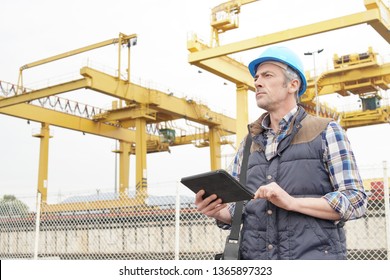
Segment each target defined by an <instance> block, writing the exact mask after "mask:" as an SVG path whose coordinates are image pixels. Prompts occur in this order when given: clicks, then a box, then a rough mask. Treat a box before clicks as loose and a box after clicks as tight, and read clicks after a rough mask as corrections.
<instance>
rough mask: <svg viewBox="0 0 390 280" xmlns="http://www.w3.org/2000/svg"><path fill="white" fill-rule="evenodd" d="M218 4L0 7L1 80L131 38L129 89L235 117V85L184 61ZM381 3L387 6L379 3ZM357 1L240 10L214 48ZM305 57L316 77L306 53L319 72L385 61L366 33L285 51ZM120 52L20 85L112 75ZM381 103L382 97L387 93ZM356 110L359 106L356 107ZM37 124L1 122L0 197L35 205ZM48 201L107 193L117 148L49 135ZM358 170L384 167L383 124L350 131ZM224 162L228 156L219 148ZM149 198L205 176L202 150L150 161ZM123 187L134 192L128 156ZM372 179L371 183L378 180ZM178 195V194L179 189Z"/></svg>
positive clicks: (86, 95)
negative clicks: (355, 57)
mask: <svg viewBox="0 0 390 280" xmlns="http://www.w3.org/2000/svg"><path fill="white" fill-rule="evenodd" d="M221 2H222V1H183V0H181V1H180V0H172V1H169V0H166V1H158V0H143V1H115V0H114V1H98V0H94V1H89V0H88V1H75V0H68V1H49V0H46V1H44V0H40V1H31V0H20V1H3V2H2V6H1V10H2V13H1V17H0V34H1V44H0V80H1V81H7V82H11V83H17V79H18V70H19V68H20V67H21V66H22V65H24V64H27V63H30V62H33V61H36V60H39V59H43V58H46V57H49V56H53V55H56V54H59V53H63V52H66V51H70V50H73V49H77V48H80V47H83V46H86V45H90V44H93V43H97V42H100V41H104V40H107V39H110V38H115V37H117V36H118V34H119V32H122V33H125V34H132V33H136V34H137V35H138V44H137V46H135V47H134V48H132V55H131V73H132V81H134V82H142V84H143V85H149V86H151V87H157V88H158V89H160V90H165V91H168V90H170V91H173V92H174V93H175V94H177V95H178V96H192V97H194V99H195V100H197V101H199V100H200V101H202V102H203V103H205V104H207V105H208V106H209V107H210V108H211V109H212V110H214V111H217V112H225V113H227V114H229V115H233V116H234V114H235V86H234V85H232V84H231V83H228V84H227V85H224V80H223V79H221V78H219V77H215V76H213V75H212V74H210V73H205V71H203V73H202V74H199V73H198V68H196V67H195V66H191V65H190V64H189V63H188V62H187V57H188V51H187V48H186V42H187V37H188V36H189V34H190V33H191V32H196V33H197V34H198V35H199V36H200V37H201V38H203V40H204V41H205V42H207V43H208V42H209V37H210V26H209V19H210V9H211V8H212V7H214V6H216V5H218V4H220V3H221ZM384 2H385V3H388V2H389V1H384ZM364 10H365V7H364V1H363V0H361V1H359V0H345V1H336V0H327V1H310V0H306V1H304V0H299V1H288V0H284V1H283V0H262V1H258V2H256V3H252V4H249V5H246V6H244V7H242V9H241V14H240V28H239V29H237V30H232V31H229V32H228V33H226V34H222V35H221V44H225V43H229V42H237V41H240V40H244V39H248V38H252V37H256V36H260V35H266V34H270V33H273V32H277V31H281V30H285V29H288V28H293V27H298V26H301V25H305V24H310V23H315V22H318V21H321V20H326V19H331V18H335V17H339V16H343V15H348V14H352V13H356V12H359V11H364ZM284 44H285V45H287V46H290V47H291V48H293V49H295V50H296V51H297V52H298V53H301V54H302V59H303V61H304V64H305V68H306V69H307V70H310V71H312V70H313V60H312V57H307V56H306V57H305V56H303V53H304V52H307V51H314V50H317V49H322V48H323V49H324V51H323V52H322V53H321V54H320V55H318V56H317V58H316V65H317V73H320V72H321V71H325V70H326V69H329V68H331V67H332V58H333V55H334V54H335V53H336V54H338V55H344V54H349V53H361V52H365V51H367V50H368V47H370V46H371V47H373V49H374V51H376V52H378V54H379V56H378V58H379V60H380V61H381V60H384V61H387V62H390V50H389V49H390V48H389V44H388V43H387V42H385V40H384V39H383V38H381V37H380V36H379V35H378V34H377V33H376V32H375V31H374V30H373V29H372V28H371V27H370V26H366V25H361V26H357V27H351V28H347V29H343V30H339V31H334V32H329V33H326V34H320V35H315V36H311V37H306V38H302V39H298V40H294V41H290V42H286V43H284ZM260 52H261V50H260V49H257V50H251V51H247V52H243V53H239V54H235V55H234V57H235V58H236V59H238V60H240V61H241V62H243V63H245V64H247V63H248V62H249V61H250V60H251V59H253V58H255V57H256V56H258V55H259V53H260ZM116 63H117V46H116V45H115V46H114V45H112V46H108V47H105V48H104V49H101V50H98V51H92V52H89V53H84V54H81V55H78V56H75V57H72V58H69V59H65V60H61V61H58V62H55V63H51V64H50V65H45V66H40V67H37V68H33V69H27V70H26V71H25V74H24V85H25V86H26V87H31V88H39V87H42V86H45V85H49V84H50V83H53V81H54V82H55V81H61V79H64V78H67V77H77V76H78V73H79V70H80V68H81V67H82V66H86V65H90V66H91V67H95V68H98V69H103V70H107V71H108V72H110V71H115V70H114V69H115V68H116ZM385 96H387V97H388V93H385ZM61 97H64V98H68V99H72V100H78V101H79V102H83V103H85V104H91V105H95V106H98V107H103V108H107V106H108V105H109V104H110V101H111V100H110V99H109V98H107V97H105V96H102V94H98V93H93V92H88V91H84V90H83V91H78V92H74V93H70V94H63V95H61ZM248 99H249V103H250V109H249V110H250V119H251V120H254V119H255V118H257V117H258V114H259V110H258V109H257V108H256V106H255V102H254V95H253V93H251V92H250V93H249V98H248ZM331 102H334V103H332V104H331V105H333V106H339V107H340V108H344V107H346V106H347V105H346V103H345V101H344V100H340V99H335V98H332V99H331ZM354 102H356V101H354ZM39 129H40V124H39V123H35V122H30V124H28V123H27V121H26V120H24V119H18V118H14V117H10V116H6V115H2V114H0V131H1V132H0V135H1V138H0V139H1V140H0V156H1V161H0V195H1V196H2V195H3V194H16V195H18V196H33V195H34V194H35V191H36V188H37V173H38V156H39V139H38V138H34V137H32V134H33V132H37V131H39ZM51 132H52V135H53V136H54V137H53V138H51V140H50V158H49V161H50V166H49V183H48V187H49V202H53V203H55V202H58V201H59V200H61V199H62V198H63V196H64V195H66V194H67V193H69V192H72V193H75V191H80V192H84V191H92V192H93V191H95V190H96V189H100V190H104V191H114V180H115V179H114V173H115V164H114V161H115V156H114V153H112V152H111V150H113V148H114V147H115V141H114V140H112V139H107V138H103V137H97V136H93V135H88V134H86V135H83V134H82V133H81V132H75V131H70V130H66V129H61V128H57V127H51ZM347 134H348V137H349V138H350V141H351V143H352V147H353V149H354V152H355V155H356V158H357V161H358V164H359V165H360V166H363V169H366V167H368V166H371V165H381V164H382V161H384V160H387V161H389V160H390V157H389V155H390V148H389V144H388V141H389V138H390V137H389V136H390V127H389V125H388V124H387V125H375V126H367V127H360V128H354V129H349V130H348V132H347ZM222 152H223V153H224V154H231V153H232V152H233V149H232V148H231V147H223V151H222ZM147 160H148V161H147V167H148V172H147V175H148V181H149V186H150V190H151V192H153V193H156V194H164V193H167V192H168V189H169V190H172V186H173V189H174V187H175V184H177V182H178V181H179V180H180V178H181V177H183V176H186V175H190V174H194V173H198V172H203V171H207V170H209V168H210V163H209V150H208V148H203V149H198V148H195V147H194V146H192V145H189V146H185V147H183V146H182V147H176V148H172V149H171V153H167V152H164V153H158V154H151V155H148V157H147ZM130 168H131V178H130V184H131V186H134V184H135V179H134V171H135V161H134V157H132V159H131V166H130ZM375 176H377V175H375ZM183 191H184V190H183Z"/></svg>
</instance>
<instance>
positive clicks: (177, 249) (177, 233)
mask: <svg viewBox="0 0 390 280" xmlns="http://www.w3.org/2000/svg"><path fill="white" fill-rule="evenodd" d="M179 245H180V193H179V183H176V211H175V260H179V254H180V246H179Z"/></svg>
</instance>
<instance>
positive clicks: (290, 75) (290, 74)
mask: <svg viewBox="0 0 390 280" xmlns="http://www.w3.org/2000/svg"><path fill="white" fill-rule="evenodd" d="M284 76H285V83H286V86H287V83H288V82H291V81H292V80H298V82H299V87H298V90H297V92H296V100H297V102H298V92H299V89H300V87H301V85H302V80H301V77H299V75H298V73H297V72H295V71H294V70H293V69H292V68H291V67H290V66H288V65H287V69H286V70H285V71H284Z"/></svg>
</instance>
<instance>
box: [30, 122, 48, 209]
mask: <svg viewBox="0 0 390 280" xmlns="http://www.w3.org/2000/svg"><path fill="white" fill-rule="evenodd" d="M33 136H34V137H38V138H40V139H41V144H40V149H39V169H38V192H39V193H40V194H41V201H42V203H46V202H47V183H48V181H47V180H48V173H49V139H50V129H49V124H48V123H42V126H41V131H40V133H39V134H34V135H33Z"/></svg>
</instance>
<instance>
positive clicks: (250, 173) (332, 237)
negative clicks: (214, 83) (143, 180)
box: [195, 46, 367, 259]
mask: <svg viewBox="0 0 390 280" xmlns="http://www.w3.org/2000/svg"><path fill="white" fill-rule="evenodd" d="M248 68H249V71H250V73H251V74H252V76H253V77H254V83H255V88H256V102H257V106H258V107H259V108H262V109H264V110H266V111H267V112H266V113H264V114H263V115H262V116H261V117H260V118H259V119H258V120H257V121H255V122H254V123H252V124H250V125H249V126H248V129H249V134H248V136H247V137H252V146H251V150H250V151H251V153H250V156H249V160H248V167H247V168H248V169H247V188H248V189H250V190H251V191H252V192H253V193H255V197H254V199H252V200H251V201H248V202H247V203H246V205H245V208H244V212H243V217H242V218H243V226H242V230H241V245H240V254H241V258H242V259H346V254H347V252H346V239H345V232H344V229H343V225H344V222H345V221H347V220H351V219H357V218H360V217H362V216H363V215H364V213H365V209H366V205H367V196H366V194H365V192H364V188H363V184H362V181H361V178H360V175H359V172H358V169H357V166H356V162H355V158H354V155H353V152H352V150H351V147H350V143H349V141H348V139H347V136H346V134H345V132H344V131H343V129H342V128H341V127H340V126H339V124H338V123H337V122H335V121H333V120H331V119H325V118H318V117H314V116H311V115H309V114H307V113H306V112H305V110H304V109H303V108H302V107H301V106H300V105H298V103H297V100H298V98H299V96H301V95H302V94H303V93H304V92H305V90H306V87H307V82H306V79H305V75H304V71H303V66H302V62H301V61H300V59H299V57H298V56H297V55H296V54H295V53H294V52H292V51H291V50H290V49H288V48H286V47H280V46H276V47H275V46H273V47H270V48H268V49H266V50H265V51H264V52H263V53H262V54H261V55H260V57H259V58H257V59H255V60H253V61H252V62H251V63H250V64H249V67H248ZM244 143H245V142H244V141H242V143H241V145H240V147H239V149H238V152H237V154H236V156H235V158H234V161H233V163H232V165H231V167H230V173H231V174H232V175H233V176H234V177H236V178H238V177H239V173H240V169H241V161H242V154H243V145H244ZM203 195H204V191H203V190H201V191H199V192H198V193H197V195H196V198H195V204H196V205H197V209H198V211H199V212H201V213H204V214H205V215H207V216H209V217H214V218H215V219H217V224H218V225H219V226H220V227H223V228H229V225H230V223H231V220H232V218H231V216H232V213H233V211H232V208H233V207H234V205H230V207H227V205H226V204H222V201H221V200H220V199H217V197H216V195H211V196H209V197H207V198H205V199H203V198H202V196H203ZM231 206H233V207H231Z"/></svg>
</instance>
